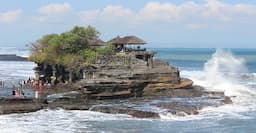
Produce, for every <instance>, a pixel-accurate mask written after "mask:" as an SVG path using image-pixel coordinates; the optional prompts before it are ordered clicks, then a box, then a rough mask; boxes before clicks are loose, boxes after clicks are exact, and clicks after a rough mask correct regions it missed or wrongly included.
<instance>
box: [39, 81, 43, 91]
mask: <svg viewBox="0 0 256 133" xmlns="http://www.w3.org/2000/svg"><path fill="white" fill-rule="evenodd" d="M43 88H44V86H43V83H42V82H40V83H39V92H42V91H43Z"/></svg>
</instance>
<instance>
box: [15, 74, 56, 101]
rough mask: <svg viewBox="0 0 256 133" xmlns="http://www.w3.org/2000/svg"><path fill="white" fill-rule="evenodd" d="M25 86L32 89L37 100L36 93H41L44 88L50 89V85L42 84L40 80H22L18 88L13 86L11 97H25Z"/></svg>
mask: <svg viewBox="0 0 256 133" xmlns="http://www.w3.org/2000/svg"><path fill="white" fill-rule="evenodd" d="M26 86H28V87H32V88H33V89H34V92H35V98H38V96H39V95H38V93H42V92H43V89H44V87H46V88H50V87H51V84H50V83H47V82H43V81H41V80H35V79H31V78H28V80H26V81H25V80H24V81H22V82H20V83H19V87H17V88H16V87H15V86H13V91H12V95H13V96H15V97H26V95H25V88H26Z"/></svg>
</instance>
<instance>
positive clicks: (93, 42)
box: [89, 39, 105, 46]
mask: <svg viewBox="0 0 256 133" xmlns="http://www.w3.org/2000/svg"><path fill="white" fill-rule="evenodd" d="M104 43H105V42H104V41H102V40H101V39H93V40H91V41H90V42H89V44H90V46H103V45H104Z"/></svg>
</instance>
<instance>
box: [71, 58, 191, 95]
mask: <svg viewBox="0 0 256 133" xmlns="http://www.w3.org/2000/svg"><path fill="white" fill-rule="evenodd" d="M131 62H132V63H131V65H130V66H122V67H121V66H120V65H105V66H101V67H98V68H97V70H94V73H93V76H92V77H89V78H88V76H87V78H85V79H82V80H80V81H79V82H77V83H76V86H77V88H80V89H82V90H84V91H85V92H86V94H87V95H89V96H90V97H91V98H93V99H115V98H127V97H141V96H143V95H144V94H148V93H150V92H154V91H161V90H168V89H181V88H189V87H191V86H192V84H193V82H192V81H191V80H189V79H181V78H180V76H179V70H178V69H177V68H175V67H171V66H169V65H168V63H166V62H163V61H160V60H155V61H154V64H153V67H152V68H149V67H148V66H147V62H145V61H143V60H140V59H136V58H135V59H132V60H131Z"/></svg>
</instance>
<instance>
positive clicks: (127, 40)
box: [109, 36, 146, 45]
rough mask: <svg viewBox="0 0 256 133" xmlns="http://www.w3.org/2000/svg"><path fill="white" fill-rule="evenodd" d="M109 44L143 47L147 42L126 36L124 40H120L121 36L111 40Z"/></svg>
mask: <svg viewBox="0 0 256 133" xmlns="http://www.w3.org/2000/svg"><path fill="white" fill-rule="evenodd" d="M109 42H112V43H113V44H127V45H132V44H134V45H143V44H146V42H145V41H144V40H142V39H140V38H138V37H136V36H125V37H123V38H120V37H119V36H117V37H115V38H113V39H111V40H110V41H109Z"/></svg>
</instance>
